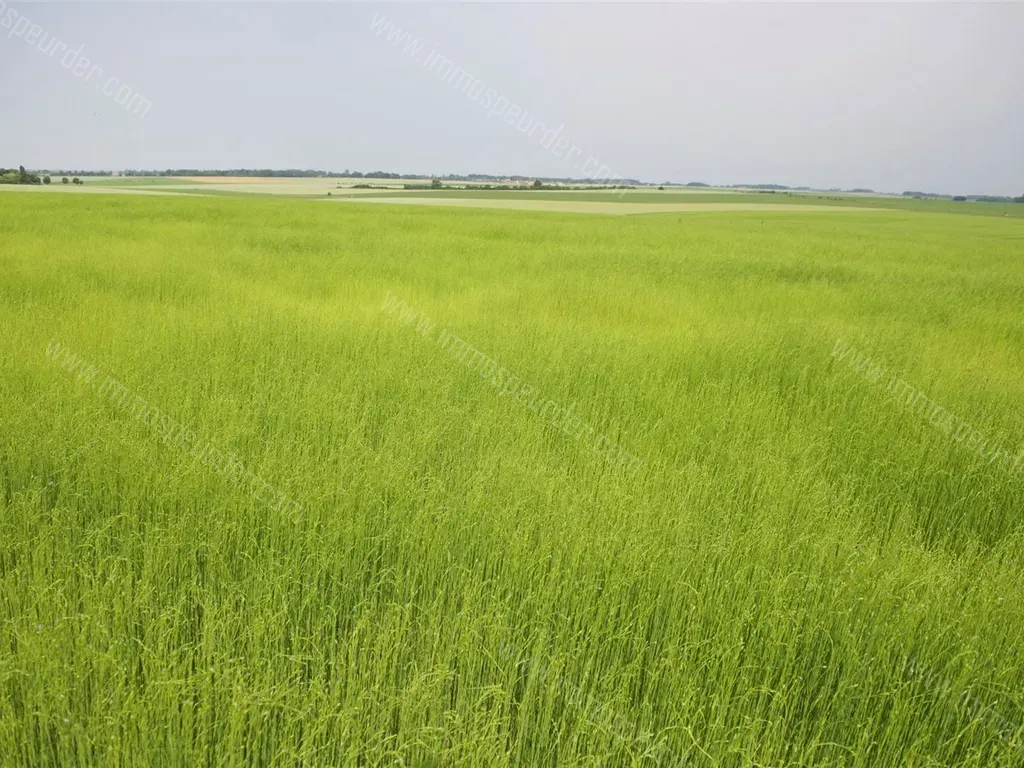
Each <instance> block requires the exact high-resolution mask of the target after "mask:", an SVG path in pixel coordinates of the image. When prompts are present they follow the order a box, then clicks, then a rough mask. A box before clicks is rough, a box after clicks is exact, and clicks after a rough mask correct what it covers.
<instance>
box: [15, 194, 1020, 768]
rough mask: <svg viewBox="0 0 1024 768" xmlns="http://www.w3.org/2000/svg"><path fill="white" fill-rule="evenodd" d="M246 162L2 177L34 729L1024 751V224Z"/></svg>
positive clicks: (706, 747) (163, 745)
mask: <svg viewBox="0 0 1024 768" xmlns="http://www.w3.org/2000/svg"><path fill="white" fill-rule="evenodd" d="M206 183H207V182H205V181H204V182H201V183H200V182H196V183H195V187H196V189H197V193H196V194H179V195H177V196H172V195H160V196H156V195H152V196H144V195H142V194H141V193H140V194H136V195H103V194H89V195H74V194H58V193H55V192H54V191H52V190H50V191H42V192H39V193H35V194H0V263H2V264H3V271H2V273H0V327H2V328H3V330H4V333H3V334H2V336H0V626H2V627H3V633H4V639H3V642H0V756H2V758H3V759H2V760H0V762H6V761H9V762H11V763H13V764H22V765H42V764H51V765H78V764H96V765H116V764H124V765H128V764H146V765H165V764H170V765H186V764H187V765H195V764H200V763H205V762H208V761H211V760H213V761H214V762H218V760H219V762H218V764H221V763H223V764H225V765H227V764H232V765H233V764H238V765H252V764H258V765H269V764H289V765H291V764H298V763H301V764H303V765H365V766H378V765H379V766H385V765H417V766H427V765H437V766H441V765H445V766H448V765H457V766H541V765H543V766H546V765H558V766H593V765H602V766H620V765H621V766H666V765H672V766H676V765H679V766H683V765H685V766H691V765H692V766H707V767H708V768H710V767H712V766H737V767H738V766H751V765H765V766H796V765H813V766H864V768H869V767H871V768H873V767H874V766H896V765H908V766H929V765H958V766H976V767H978V768H982V767H988V766H1017V765H1020V764H1021V762H1022V760H1024V758H1022V754H1024V753H1022V748H1024V730H1022V726H1024V653H1022V651H1024V648H1022V645H1021V638H1022V637H1024V583H1022V576H1024V562H1022V560H1021V552H1022V551H1024V527H1022V509H1024V506H1022V498H1024V468H1022V466H1021V461H1020V457H1021V455H1022V451H1024V410H1022V409H1021V408H1020V404H1021V402H1022V401H1024V378H1022V377H1021V370H1022V369H1024V314H1022V312H1021V307H1022V306H1024V222H1021V221H1020V220H1019V218H1013V217H1009V216H1008V217H1005V218H1004V217H1003V216H1002V215H1001V214H1000V215H998V216H978V215H957V214H958V213H961V212H966V211H967V208H966V207H965V206H964V204H958V205H960V206H961V207H960V208H959V209H957V208H956V207H955V204H949V206H950V208H951V209H952V210H953V211H954V212H952V213H946V212H928V211H925V210H923V209H922V210H871V211H848V210H841V211H828V210H825V211H820V210H818V211H801V210H799V208H797V207H794V208H793V209H791V210H789V211H788V212H785V213H784V214H778V215H766V214H765V213H763V212H761V211H748V212H743V211H736V210H732V211H717V212H707V213H705V212H692V213H688V215H686V216H678V217H677V216H592V215H581V214H575V213H561V212H555V211H519V210H487V209H476V208H449V207H426V206H419V205H408V206H405V207H400V206H389V205H357V204H353V203H349V202H346V203H345V204H334V205H310V204H309V202H310V201H309V200H299V199H295V200H293V199H271V198H265V197H255V196H254V197H248V198H233V197H201V196H199V194H200V192H201V191H200V190H198V188H199V187H200V186H202V185H205V184H206ZM246 184H247V183H246ZM243 185H245V184H243ZM86 186H87V187H88V186H89V184H87V185H86ZM157 186H161V185H157ZM214 186H215V185H214ZM268 186H270V185H268ZM220 191H223V190H220ZM401 194H402V196H403V197H414V196H413V195H411V194H410V193H409V192H402V193H401ZM431 194H432V195H434V197H435V199H441V198H438V197H437V193H431ZM515 194H522V195H526V194H529V195H535V194H537V193H532V192H531V193H515ZM561 194H570V195H571V194H584V193H582V192H581V193H561ZM597 195H600V196H601V197H600V199H601V200H607V193H597ZM655 196H656V197H657V200H646V199H643V198H633V199H639V200H640V203H638V204H641V203H642V204H657V203H665V202H666V200H665V197H666V196H663V195H661V194H656V195H655ZM680 197H684V195H680ZM685 197H686V200H690V201H692V202H707V203H708V204H714V203H720V202H723V201H722V197H726V196H717V195H716V196H714V197H715V200H713V201H712V200H707V201H702V200H693V198H694V197H699V196H697V195H692V194H685ZM743 197H747V196H743ZM749 197H751V198H756V203H761V204H763V203H765V202H767V201H766V198H777V197H778V196H768V195H750V196H749ZM381 199H383V198H381ZM449 199H459V198H458V197H457V196H449ZM480 199H484V200H498V201H501V200H509V199H514V198H508V197H503V196H494V195H480ZM523 199H525V198H523ZM530 199H536V198H535V197H531V198H530ZM549 199H551V200H552V201H554V202H563V203H579V202H588V200H589V201H590V202H594V201H593V200H591V199H590V198H584V199H582V200H581V199H576V198H572V199H566V198H565V197H557V196H556V195H555V194H551V195H549ZM865 199H866V200H867V202H866V203H865V205H870V206H871V207H883V208H884V207H885V206H884V205H882V206H879V205H877V203H876V200H877V198H871V199H867V198H865ZM680 202H682V201H680ZM736 202H737V203H744V202H746V203H747V204H754V202H752V201H746V200H740V201H736ZM771 202H772V203H776V202H778V201H777V200H776V199H773V200H771ZM901 202H906V201H901ZM910 202H911V203H917V202H921V203H925V202H928V201H910ZM844 204H847V205H849V203H846V201H845V200H844ZM794 205H796V204H794ZM977 205H978V207H980V204H977ZM943 210H945V209H943ZM214 757H217V760H214ZM232 760H234V761H235V762H231V761H232Z"/></svg>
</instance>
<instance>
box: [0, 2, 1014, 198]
mask: <svg viewBox="0 0 1024 768" xmlns="http://www.w3.org/2000/svg"><path fill="white" fill-rule="evenodd" d="M4 2H5V0H0V166H12V165H19V164H23V165H25V166H27V167H30V168H57V167H62V168H83V169H120V168H159V169H163V168H179V167H187V168H236V167H248V168H292V167H295V168H320V169H324V170H334V171H341V170H344V169H346V168H351V169H356V170H361V171H370V170H388V171H397V172H407V173H414V172H415V173H420V172H422V173H425V174H444V173H472V172H478V173H494V174H503V173H514V174H522V175H527V176H530V175H541V176H582V175H584V173H583V171H582V169H581V166H583V165H584V163H587V162H590V163H591V166H590V167H589V168H588V170H593V169H596V168H597V167H598V166H600V165H603V166H605V168H606V169H607V170H608V171H612V172H615V173H617V174H620V175H622V176H625V177H633V178H639V179H642V180H646V181H666V180H671V181H680V182H686V181H704V182H708V183H779V184H788V185H802V184H806V185H811V186H819V187H833V186H835V187H842V188H851V187H871V188H873V189H876V190H884V191H896V192H900V191H903V190H907V189H921V190H926V191H935V192H946V193H965V194H977V193H990V194H1014V195H1020V194H1024V42H1022V40H1024V4H1021V3H1016V4H1011V3H1004V4H995V3H992V4H988V3H979V4H975V3H964V4H940V3H911V4H897V3H846V4H839V3H825V4H817V5H811V4H797V3H756V4H740V3H658V4H655V3H650V4H647V3H608V4H581V3H566V4H544V3H511V2H509V3H461V4H456V3H437V2H426V3H419V4H404V3H385V4H369V3H350V2H333V3H331V2H326V3H325V2H321V3H288V2H277V3H248V2H236V3H202V2H177V3H153V2H149V3H131V2H129V3H110V2H95V1H91V2H68V3H55V2H10V1H7V2H6V6H7V7H6V8H3V3H4ZM11 11H13V12H14V15H11ZM375 14H379V15H381V16H384V17H386V20H387V21H389V22H393V23H394V24H395V25H397V26H398V27H400V28H401V29H402V30H405V31H407V32H408V33H409V35H410V38H408V39H403V40H402V41H396V42H395V43H394V44H389V43H388V40H387V36H388V34H389V33H391V34H392V35H393V36H396V35H397V33H395V32H393V28H390V27H386V25H385V24H384V23H383V22H381V31H380V33H379V34H378V33H377V32H376V31H375V30H374V29H372V28H371V25H372V24H373V22H374V17H375ZM21 19H25V20H26V21H20V23H19V20H21ZM378 21H380V19H379V16H378ZM7 22H10V26H9V27H8V26H6V23H7ZM32 25H35V26H36V27H38V28H39V29H40V30H41V31H40V32H37V33H36V35H37V37H35V39H34V40H33V42H32V43H29V42H27V41H28V39H29V36H30V35H31V34H32V30H33V26H32ZM19 27H21V32H18V29H19ZM43 35H50V36H52V37H56V38H57V39H59V40H60V41H61V42H62V43H66V44H68V47H69V48H70V49H72V50H80V55H81V56H84V57H86V58H88V59H89V63H88V66H87V67H80V69H81V70H82V74H81V76H76V75H75V74H74V71H75V69H74V67H75V66H80V65H79V64H78V62H76V61H75V60H74V59H72V60H71V68H68V69H65V68H64V67H63V66H62V65H61V62H60V59H61V58H62V55H64V49H58V50H56V54H55V55H52V54H51V55H48V54H47V53H45V52H44V50H40V45H42V46H43V47H44V48H45V47H46V46H47V44H48V42H49V40H48V39H47V38H46V37H43ZM52 37H51V38H50V39H52ZM416 39H418V40H419V41H420V43H421V44H422V48H421V50H420V52H419V53H418V54H416V55H413V54H411V53H406V52H404V50H403V46H404V45H406V44H409V45H412V42H415V40H416ZM410 41H412V42H410ZM83 46H84V47H83ZM432 50H433V51H435V52H436V54H439V55H441V56H443V57H444V58H446V59H448V60H450V61H451V62H452V67H455V66H457V67H460V68H461V69H462V70H465V71H467V72H469V73H471V75H472V78H471V79H470V80H466V81H464V84H469V83H470V82H479V83H480V84H481V85H480V86H479V87H477V94H476V95H475V96H471V95H470V94H468V93H466V88H463V89H462V90H460V88H459V87H458V85H457V83H456V82H448V81H447V80H446V79H445V77H444V76H443V74H442V75H439V74H438V73H437V72H436V71H433V72H432V71H431V70H430V69H429V66H425V65H424V63H423V62H424V60H426V59H427V58H428V56H429V55H430V53H431V51H432ZM78 61H80V60H78ZM96 67H99V68H102V72H97V71H95V68H96ZM86 69H88V71H86ZM90 72H91V73H92V74H90ZM110 77H116V78H117V80H116V81H115V82H114V83H110V81H109V78H110ZM104 87H106V88H107V89H108V90H111V91H113V95H110V96H108V95H104V93H103V88H104ZM471 87H472V86H471ZM124 88H129V89H130V92H124V91H123V90H122V89H124ZM488 91H490V92H491V94H492V95H491V101H492V102H494V103H498V100H500V99H504V100H505V101H506V102H507V103H508V105H516V106H518V107H520V108H521V110H523V111H528V112H529V113H530V116H531V117H532V119H535V120H539V121H540V122H542V123H544V126H545V128H544V129H543V130H542V129H540V128H537V127H536V125H535V124H534V128H535V129H536V130H534V136H533V138H531V137H530V136H529V135H528V134H527V133H524V132H520V131H519V130H517V129H516V127H515V126H514V125H510V124H509V123H508V122H506V121H505V118H506V117H508V113H505V114H502V113H497V114H492V115H491V116H490V117H488V114H489V113H490V112H492V111H493V109H494V106H493V104H492V105H491V106H489V107H488V106H484V99H486V98H487V96H486V93H487V92H488ZM118 93H123V100H125V101H127V99H128V97H129V96H130V95H134V94H138V95H139V96H140V97H143V98H145V99H146V100H147V101H149V102H151V106H150V107H149V108H148V110H146V112H145V117H144V118H142V117H140V116H139V115H138V114H133V113H132V112H131V111H128V110H126V109H125V107H124V106H121V105H119V104H118V103H117V102H116V100H115V99H116V97H117V94H118ZM129 103H130V102H129ZM512 116H513V118H514V117H515V115H514V114H513V115H512ZM530 126H531V123H530V122H529V121H528V122H527V123H525V124H524V128H526V129H530ZM559 126H562V129H561V131H560V132H559V134H558V137H565V138H566V139H567V140H569V144H570V145H575V146H576V147H577V148H578V149H577V151H576V152H575V153H574V154H573V156H572V157H571V158H570V159H568V160H567V159H565V158H564V156H563V157H556V156H555V154H554V153H553V152H552V151H549V150H548V149H545V148H544V147H543V146H542V138H543V132H544V131H546V130H547V129H548V128H558V127H559ZM554 138H555V137H552V139H554ZM552 143H553V142H549V145H550V144H552ZM555 146H557V145H555ZM563 151H568V150H563Z"/></svg>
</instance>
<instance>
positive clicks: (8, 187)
mask: <svg viewBox="0 0 1024 768" xmlns="http://www.w3.org/2000/svg"><path fill="white" fill-rule="evenodd" d="M17 190H21V191H23V192H57V193H61V194H67V195H73V194H79V193H85V194H91V195H177V194H179V193H178V192H173V191H167V188H166V187H159V188H154V189H140V188H138V187H104V186H102V185H100V184H95V185H93V184H83V185H82V186H75V185H72V184H42V185H41V184H0V191H17Z"/></svg>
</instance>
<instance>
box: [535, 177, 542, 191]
mask: <svg viewBox="0 0 1024 768" xmlns="http://www.w3.org/2000/svg"><path fill="white" fill-rule="evenodd" d="M543 186H544V182H543V181H541V180H540V179H534V180H533V188H534V189H540V188H541V187H543Z"/></svg>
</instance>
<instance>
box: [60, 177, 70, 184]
mask: <svg viewBox="0 0 1024 768" xmlns="http://www.w3.org/2000/svg"><path fill="white" fill-rule="evenodd" d="M60 183H61V184H67V183H68V177H67V176H61V179H60Z"/></svg>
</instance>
